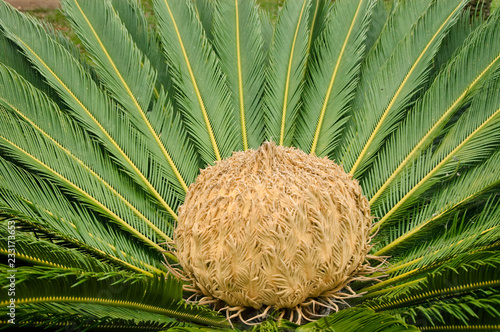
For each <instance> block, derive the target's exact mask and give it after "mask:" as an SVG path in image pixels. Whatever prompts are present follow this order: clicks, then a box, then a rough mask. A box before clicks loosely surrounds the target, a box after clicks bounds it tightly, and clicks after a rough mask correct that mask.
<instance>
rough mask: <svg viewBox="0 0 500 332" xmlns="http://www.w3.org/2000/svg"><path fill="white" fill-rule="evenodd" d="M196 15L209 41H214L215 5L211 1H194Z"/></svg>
mask: <svg viewBox="0 0 500 332" xmlns="http://www.w3.org/2000/svg"><path fill="white" fill-rule="evenodd" d="M193 4H194V9H195V11H196V15H197V16H198V19H199V20H200V22H201V25H202V26H203V30H204V31H205V35H206V36H207V39H208V40H210V41H213V39H214V37H213V35H212V34H213V32H214V31H213V30H214V28H213V24H214V16H215V3H214V1H211V0H193Z"/></svg>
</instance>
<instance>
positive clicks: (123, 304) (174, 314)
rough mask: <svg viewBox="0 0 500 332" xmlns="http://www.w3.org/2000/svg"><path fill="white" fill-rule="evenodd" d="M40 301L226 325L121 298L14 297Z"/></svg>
mask: <svg viewBox="0 0 500 332" xmlns="http://www.w3.org/2000/svg"><path fill="white" fill-rule="evenodd" d="M42 302H64V303H89V304H104V305H109V306H117V307H122V308H130V309H135V310H144V311H147V312H152V313H157V314H162V315H165V316H168V317H177V318H190V319H195V320H197V321H200V322H205V323H207V324H209V325H214V326H228V325H229V324H228V323H226V321H218V320H215V319H210V318H208V317H200V316H199V315H193V314H187V313H183V312H179V311H177V310H170V309H165V308H161V307H156V306H152V305H147V304H143V303H138V302H133V301H122V300H112V299H104V298H96V297H89V296H87V297H80V296H39V297H30V298H16V305H23V304H30V303H42ZM9 303H10V300H8V301H2V302H0V305H1V306H7V305H8V304H9Z"/></svg>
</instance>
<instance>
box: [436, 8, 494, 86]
mask: <svg viewBox="0 0 500 332" xmlns="http://www.w3.org/2000/svg"><path fill="white" fill-rule="evenodd" d="M484 23H485V18H484V17H483V15H474V13H472V12H471V10H470V7H466V9H465V10H464V11H463V12H462V15H461V16H460V18H459V19H458V21H457V23H456V24H455V25H454V26H452V27H451V29H450V31H449V32H448V34H447V35H446V37H445V38H444V39H443V43H442V44H441V47H440V48H439V51H438V52H437V53H436V56H435V57H434V64H433V67H434V73H433V76H434V77H435V76H436V75H437V74H439V73H440V69H442V68H443V66H445V65H446V64H447V63H448V62H450V61H453V60H451V59H453V58H455V56H456V54H457V53H456V52H459V51H460V49H461V48H463V45H464V42H465V41H466V40H468V39H469V38H471V34H472V33H473V32H474V31H475V30H476V29H477V28H479V27H481V26H482V25H483V24H484ZM432 81H434V79H432Z"/></svg>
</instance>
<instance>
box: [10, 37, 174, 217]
mask: <svg viewBox="0 0 500 332" xmlns="http://www.w3.org/2000/svg"><path fill="white" fill-rule="evenodd" d="M17 39H18V41H19V42H20V43H21V44H23V45H24V47H25V48H26V49H27V50H28V51H29V52H31V54H32V55H33V56H34V57H35V58H36V59H37V60H38V61H39V62H40V63H41V64H42V65H43V66H44V67H45V69H46V70H47V71H48V72H49V73H50V74H51V75H52V76H53V77H54V79H55V80H56V81H57V82H58V83H59V84H60V85H61V87H63V88H64V90H66V92H67V93H68V94H69V95H70V96H71V98H73V99H74V100H75V102H76V103H77V104H78V106H79V107H80V108H81V109H82V110H83V111H84V112H85V113H86V114H87V116H88V117H89V118H90V119H91V120H92V122H94V123H95V125H96V126H97V127H98V128H99V130H100V131H101V132H102V133H103V134H104V136H105V137H106V139H107V140H108V141H109V142H110V143H111V144H112V145H113V147H114V148H115V149H116V150H117V151H118V152H119V153H120V156H121V157H122V158H124V159H125V161H126V162H127V164H128V165H130V167H132V169H133V171H134V173H135V174H137V176H139V178H140V179H141V181H142V182H143V183H144V185H145V186H146V187H147V188H148V189H149V191H150V192H151V193H152V194H153V196H155V197H156V198H158V199H159V200H160V199H161V200H163V198H162V197H161V196H160V194H159V193H158V192H157V191H156V190H155V188H154V187H153V186H152V185H151V183H150V182H149V181H148V179H147V178H146V177H145V176H144V174H142V172H141V171H140V170H139V169H138V168H137V166H136V165H135V164H134V163H133V162H132V160H130V158H129V157H128V156H127V154H126V153H125V152H124V151H123V150H122V149H121V148H120V146H119V145H118V143H116V142H115V140H114V139H113V138H112V137H111V135H110V134H109V133H108V132H107V131H106V129H105V128H104V127H103V126H102V125H101V124H100V123H99V121H97V119H96V118H95V117H94V116H93V115H92V113H91V112H90V111H89V110H88V109H87V108H86V107H85V105H83V103H82V102H81V101H80V100H79V99H78V98H77V97H76V96H75V95H74V94H73V92H72V91H71V90H70V89H69V88H68V87H67V86H66V84H64V82H63V81H62V80H61V79H60V78H59V77H58V76H57V75H56V74H55V73H54V71H53V70H52V69H51V68H50V67H49V66H48V65H47V64H46V63H45V62H44V61H43V60H42V59H41V58H40V57H39V56H38V54H36V53H35V52H34V51H33V49H31V47H29V46H28V45H27V44H26V43H25V42H24V41H22V40H21V39H20V38H19V37H18V38H17ZM163 203H164V207H165V209H166V210H167V211H168V213H169V214H170V215H171V216H172V218H174V220H176V221H177V219H178V218H177V214H176V213H175V211H174V210H173V209H172V208H171V207H170V206H169V205H168V204H166V202H165V201H163Z"/></svg>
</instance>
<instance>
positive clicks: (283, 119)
mask: <svg viewBox="0 0 500 332" xmlns="http://www.w3.org/2000/svg"><path fill="white" fill-rule="evenodd" d="M306 3H307V0H304V2H303V4H302V9H301V10H300V15H299V21H298V22H297V28H295V34H294V36H293V42H292V50H291V51H290V59H289V60H288V69H287V73H286V81H285V82H286V83H285V95H284V97H283V110H282V115H281V131H280V145H283V142H284V141H285V123H286V114H287V107H288V90H289V89H290V73H291V71H292V62H293V54H294V52H295V44H296V42H297V35H298V34H299V28H300V23H301V22H302V17H303V15H304V10H305V8H306Z"/></svg>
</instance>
